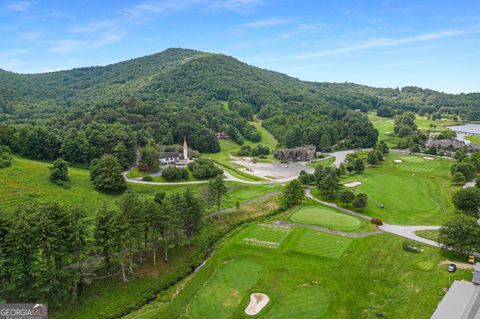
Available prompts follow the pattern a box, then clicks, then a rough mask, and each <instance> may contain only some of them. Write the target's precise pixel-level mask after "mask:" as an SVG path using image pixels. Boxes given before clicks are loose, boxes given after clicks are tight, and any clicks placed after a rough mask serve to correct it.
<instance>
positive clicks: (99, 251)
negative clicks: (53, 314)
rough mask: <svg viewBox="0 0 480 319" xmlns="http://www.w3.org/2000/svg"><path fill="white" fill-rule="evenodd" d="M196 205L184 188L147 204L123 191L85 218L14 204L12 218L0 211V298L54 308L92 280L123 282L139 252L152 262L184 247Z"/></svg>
mask: <svg viewBox="0 0 480 319" xmlns="http://www.w3.org/2000/svg"><path fill="white" fill-rule="evenodd" d="M204 208H205V207H204V205H203V204H202V201H201V200H200V198H198V197H197V196H196V195H194V194H193V193H192V191H191V190H189V189H187V190H186V191H184V192H183V193H171V194H168V195H165V194H164V193H157V194H156V196H155V197H154V198H153V199H151V198H144V197H140V196H139V195H136V194H134V193H127V194H126V195H125V196H124V197H123V198H122V199H121V200H120V202H119V204H118V205H107V204H104V205H103V206H102V207H100V208H99V209H98V211H97V212H96V214H95V217H94V219H93V220H92V219H90V218H87V216H86V213H85V211H83V210H82V209H81V208H80V207H70V206H63V205H60V204H58V203H55V202H49V203H32V204H28V205H21V206H19V207H17V209H16V211H15V215H14V216H15V218H8V217H6V216H7V215H5V214H0V283H1V284H0V295H2V297H3V298H4V299H6V300H7V301H9V300H10V301H15V302H29V301H31V300H38V301H41V302H48V303H49V304H51V305H52V306H57V305H59V304H60V303H62V302H64V301H66V300H70V299H72V298H76V297H78V296H79V295H81V293H82V291H83V289H84V286H85V284H86V283H88V282H90V281H92V280H95V278H97V277H104V276H114V277H119V278H121V279H122V280H123V281H127V280H128V278H129V277H130V276H133V275H134V274H135V267H136V265H140V264H142V263H145V262H146V259H145V255H146V254H148V255H149V256H151V258H150V261H149V262H151V263H153V264H154V265H155V264H156V263H157V261H158V259H160V258H161V259H163V260H164V261H165V262H167V261H168V258H169V253H170V251H171V250H174V249H178V248H179V247H182V246H183V245H190V244H191V243H192V239H193V238H194V236H195V235H197V234H198V233H199V232H200V230H201V228H202V226H203V224H204ZM159 255H160V257H159Z"/></svg>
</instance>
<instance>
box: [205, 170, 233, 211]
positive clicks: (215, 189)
mask: <svg viewBox="0 0 480 319" xmlns="http://www.w3.org/2000/svg"><path fill="white" fill-rule="evenodd" d="M226 196H228V188H227V185H225V181H224V180H223V175H217V176H216V177H215V178H213V179H211V180H209V182H208V198H209V202H210V204H213V205H215V206H217V211H219V210H220V206H222V200H223V198H224V197H226Z"/></svg>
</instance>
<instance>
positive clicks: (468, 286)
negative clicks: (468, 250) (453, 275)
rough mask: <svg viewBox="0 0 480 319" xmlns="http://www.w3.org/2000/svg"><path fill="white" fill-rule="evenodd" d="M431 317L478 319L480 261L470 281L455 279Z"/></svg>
mask: <svg viewBox="0 0 480 319" xmlns="http://www.w3.org/2000/svg"><path fill="white" fill-rule="evenodd" d="M431 319H480V263H476V264H475V270H474V272H473V279H472V281H471V282H470V281H466V280H460V281H458V280H455V281H454V282H453V284H452V286H451V287H450V288H449V289H448V291H447V293H446V294H445V296H444V297H443V299H442V301H440V303H439V304H438V306H437V309H436V310H435V312H434V313H433V315H432V317H431Z"/></svg>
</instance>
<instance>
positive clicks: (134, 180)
mask: <svg viewBox="0 0 480 319" xmlns="http://www.w3.org/2000/svg"><path fill="white" fill-rule="evenodd" d="M132 169H133V168H132ZM132 169H130V170H128V171H125V172H123V173H122V174H123V177H124V178H125V180H126V181H127V182H129V183H135V184H144V185H163V186H165V185H192V184H206V183H208V180H204V181H190V182H147V181H144V180H142V178H141V177H137V178H130V177H128V176H127V175H128V173H130V171H131V170H132ZM223 175H224V176H225V181H226V182H237V183H243V184H251V185H261V184H274V183H281V182H283V181H268V182H254V181H247V180H244V179H240V178H238V177H235V176H233V175H232V174H230V173H229V172H227V171H226V170H224V171H223ZM151 176H159V174H156V175H155V174H152V175H151Z"/></svg>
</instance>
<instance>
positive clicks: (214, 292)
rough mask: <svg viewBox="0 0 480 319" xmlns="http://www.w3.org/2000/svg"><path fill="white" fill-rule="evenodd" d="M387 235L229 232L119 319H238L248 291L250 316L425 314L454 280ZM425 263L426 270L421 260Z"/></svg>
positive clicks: (258, 228) (427, 250) (436, 258)
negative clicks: (256, 309)
mask: <svg viewBox="0 0 480 319" xmlns="http://www.w3.org/2000/svg"><path fill="white" fill-rule="evenodd" d="M402 242H403V239H402V238H400V237H397V236H394V235H390V234H381V235H374V236H371V237H365V238H358V239H351V238H344V237H338V236H334V235H329V234H324V233H320V232H318V231H315V230H310V229H299V228H295V229H289V228H282V227H276V226H273V225H264V224H262V225H253V226H250V227H247V228H245V229H243V230H242V231H240V232H239V233H237V234H235V235H234V236H232V237H231V238H230V239H229V240H228V241H225V242H224V244H223V245H222V246H221V247H220V248H219V249H218V251H216V252H215V254H214V255H213V256H212V258H211V259H210V260H209V261H208V262H207V264H206V265H205V266H204V267H203V268H202V269H201V270H200V271H199V272H198V273H196V274H195V275H193V276H192V277H191V278H190V279H189V281H188V282H186V281H185V282H182V283H180V284H179V285H177V286H176V287H173V288H172V289H170V290H169V291H168V292H167V293H165V294H162V295H161V296H159V298H158V299H157V300H156V301H155V302H153V303H151V304H149V305H147V306H145V307H143V308H142V309H140V310H139V311H137V312H134V313H132V314H131V315H129V316H128V317H127V318H130V319H132V318H142V319H147V318H207V317H211V316H212V314H215V316H216V317H218V318H244V317H245V314H244V309H245V307H246V306H247V304H248V302H249V296H250V293H252V292H262V293H265V294H267V295H268V296H269V297H270V303H269V304H268V305H267V306H266V307H265V308H264V309H263V310H262V311H261V312H260V313H259V314H258V315H257V316H256V317H258V318H299V319H302V318H318V317H322V318H358V316H359V314H362V316H363V317H365V318H376V317H384V318H429V317H430V315H431V314H432V312H433V311H434V309H435V307H436V305H437V303H438V302H439V301H440V299H441V298H442V296H443V294H444V293H443V289H444V288H445V287H449V285H450V284H451V283H452V281H453V280H455V279H462V278H465V279H470V278H471V273H470V272H469V271H465V270H459V271H457V272H456V273H453V274H451V273H449V272H447V271H446V269H445V266H442V265H440V264H439V262H440V261H442V260H445V259H452V258H454V257H453V256H444V255H442V254H443V253H442V252H441V251H440V250H439V249H436V248H432V247H426V246H424V247H423V248H424V251H422V252H421V253H410V252H406V251H404V250H403V249H402ZM427 264H428V267H425V265H427Z"/></svg>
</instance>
